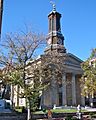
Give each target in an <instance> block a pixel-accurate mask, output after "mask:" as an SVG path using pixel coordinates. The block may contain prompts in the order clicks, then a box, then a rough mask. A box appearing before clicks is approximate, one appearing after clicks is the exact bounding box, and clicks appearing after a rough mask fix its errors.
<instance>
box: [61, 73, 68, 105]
mask: <svg viewBox="0 0 96 120" xmlns="http://www.w3.org/2000/svg"><path fill="white" fill-rule="evenodd" d="M62 105H67V96H66V73H64V74H63V76H62Z"/></svg>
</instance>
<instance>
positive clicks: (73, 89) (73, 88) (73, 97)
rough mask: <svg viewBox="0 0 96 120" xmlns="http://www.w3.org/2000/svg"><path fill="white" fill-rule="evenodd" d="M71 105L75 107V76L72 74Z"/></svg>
mask: <svg viewBox="0 0 96 120" xmlns="http://www.w3.org/2000/svg"><path fill="white" fill-rule="evenodd" d="M72 105H76V81H75V74H72Z"/></svg>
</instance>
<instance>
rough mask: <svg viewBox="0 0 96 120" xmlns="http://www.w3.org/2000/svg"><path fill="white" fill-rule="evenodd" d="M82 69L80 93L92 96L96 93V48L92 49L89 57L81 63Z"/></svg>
mask: <svg viewBox="0 0 96 120" xmlns="http://www.w3.org/2000/svg"><path fill="white" fill-rule="evenodd" d="M81 67H82V69H83V71H84V73H83V75H82V77H81V79H80V81H81V88H82V95H84V96H87V97H90V96H91V97H92V98H93V96H94V94H95V93H96V49H93V50H92V53H91V55H90V57H89V58H88V59H87V60H86V61H84V62H83V63H82V64H81Z"/></svg>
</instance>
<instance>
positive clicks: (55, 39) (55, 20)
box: [45, 4, 66, 53]
mask: <svg viewBox="0 0 96 120" xmlns="http://www.w3.org/2000/svg"><path fill="white" fill-rule="evenodd" d="M60 18H61V14H60V13H58V12H57V11H56V7H55V4H53V10H52V11H51V12H50V13H49V15H48V21H49V27H48V28H49V30H48V35H47V38H46V40H47V48H46V49H45V53H49V52H54V51H55V52H60V53H65V52H66V49H65V47H64V36H63V35H62V33H61V26H60Z"/></svg>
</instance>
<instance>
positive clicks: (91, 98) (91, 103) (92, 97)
mask: <svg viewBox="0 0 96 120" xmlns="http://www.w3.org/2000/svg"><path fill="white" fill-rule="evenodd" d="M93 99H94V95H93V93H92V95H90V106H91V107H93Z"/></svg>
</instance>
